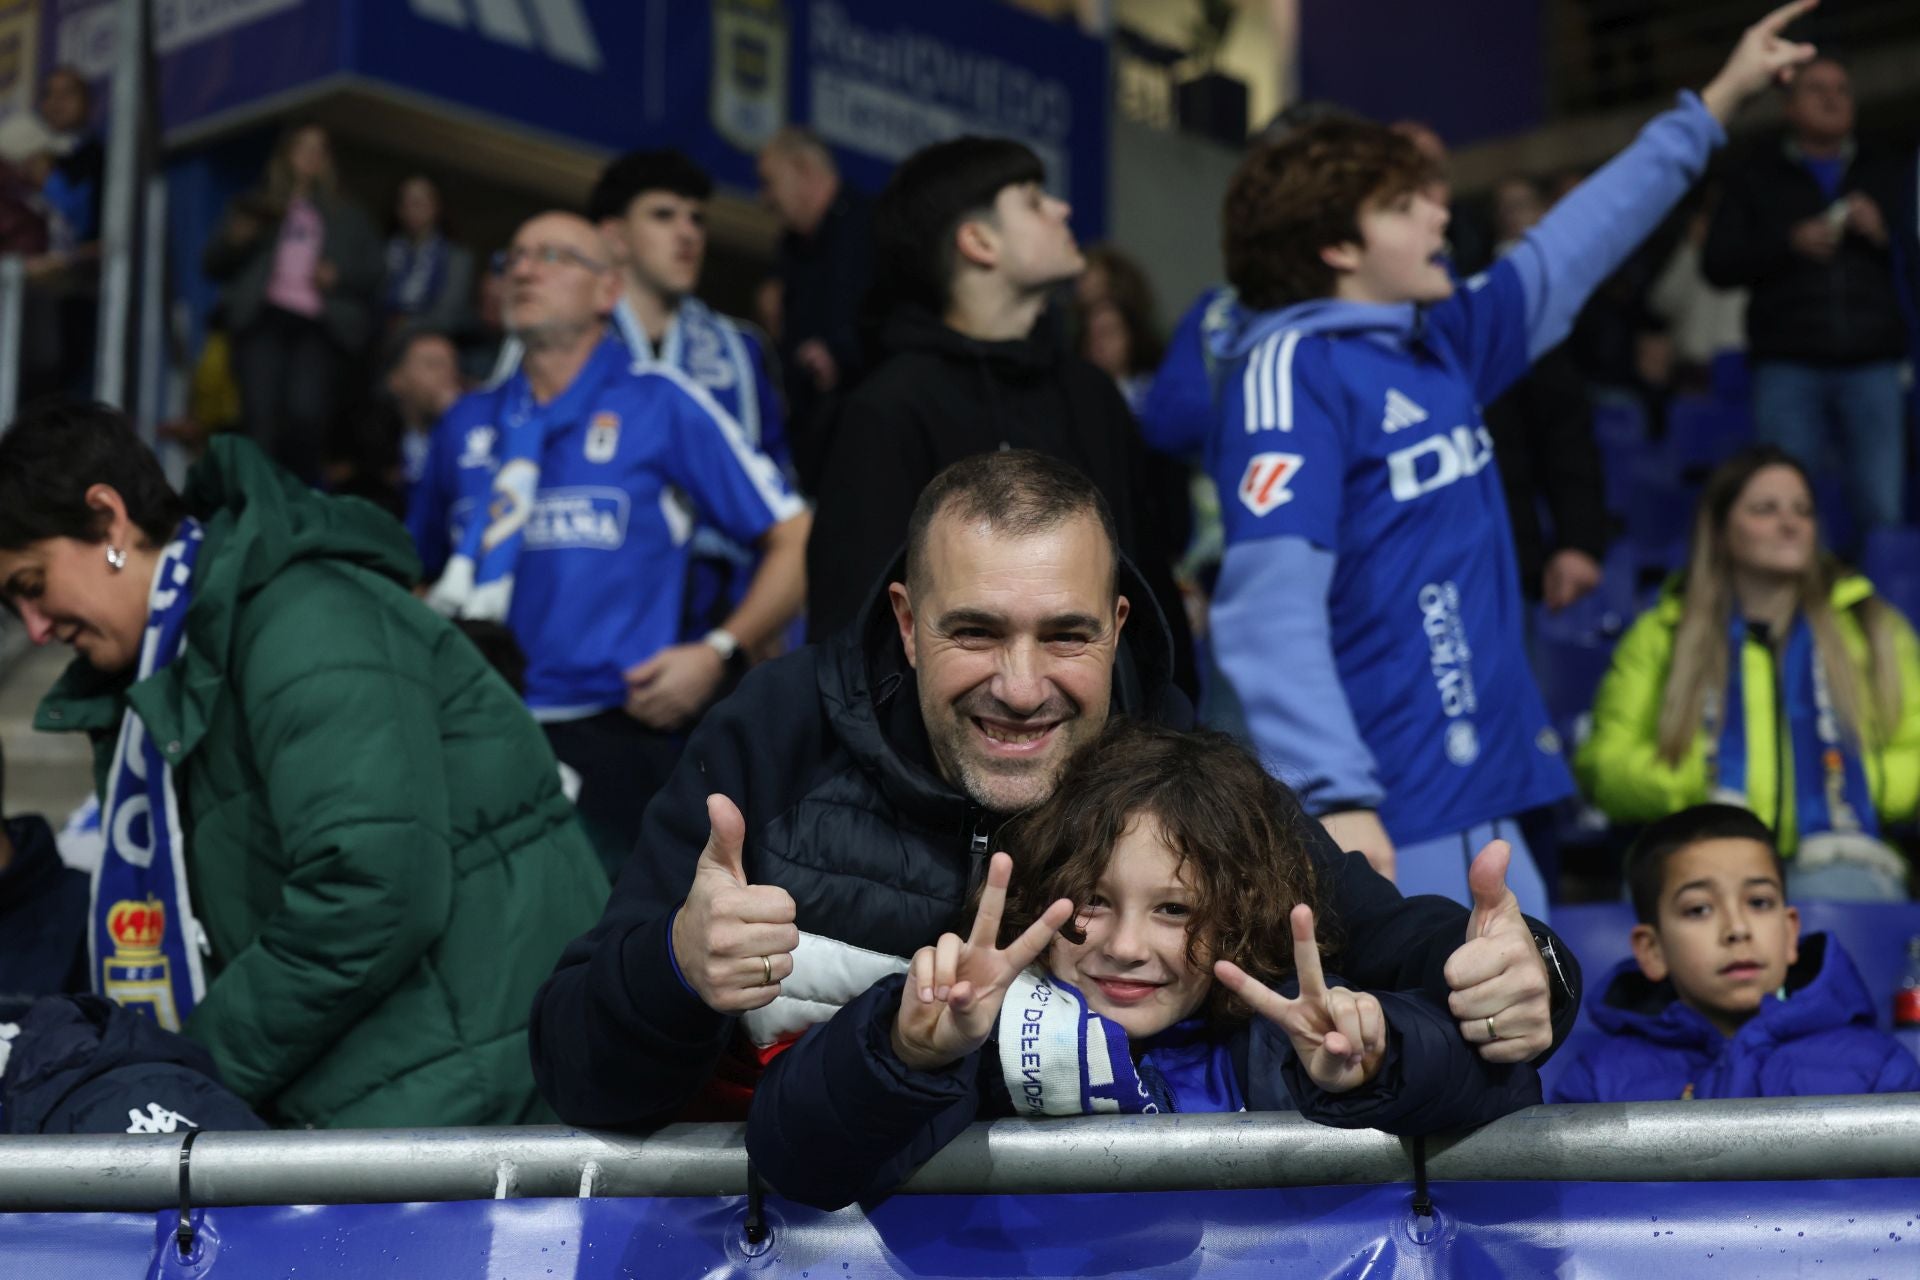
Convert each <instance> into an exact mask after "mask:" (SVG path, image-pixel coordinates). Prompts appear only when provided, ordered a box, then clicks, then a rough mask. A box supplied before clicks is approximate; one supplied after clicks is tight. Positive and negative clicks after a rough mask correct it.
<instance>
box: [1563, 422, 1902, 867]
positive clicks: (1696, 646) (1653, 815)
mask: <svg viewBox="0 0 1920 1280" xmlns="http://www.w3.org/2000/svg"><path fill="white" fill-rule="evenodd" d="M1818 534H1819V522H1818V519H1817V517H1816V515H1815V512H1814V505H1813V492H1812V489H1811V487H1810V486H1809V485H1808V483H1807V476H1806V473H1805V471H1804V470H1803V469H1802V468H1801V466H1800V464H1799V463H1798V462H1796V461H1794V460H1793V458H1791V457H1790V456H1789V455H1787V454H1786V453H1783V452H1781V451H1780V450H1778V449H1775V448H1773V447H1771V446H1762V447H1758V448H1753V449H1748V450H1745V451H1743V452H1742V453H1740V454H1738V455H1736V456H1735V457H1733V458H1731V459H1729V460H1728V461H1727V462H1725V463H1723V464H1722V465H1721V466H1720V467H1719V468H1718V469H1717V470H1716V471H1715V472H1714V473H1713V475H1712V476H1711V477H1710V478H1709V479H1708V481H1707V485H1706V490H1705V492H1704V493H1703V494H1702V495H1701V499H1700V508H1699V511H1698V513H1697V514H1696V516H1695V519H1694V528H1693V538H1692V545H1691V548H1690V552H1689V555H1688V561H1687V568H1686V571H1685V572H1684V573H1683V574H1681V575H1680V576H1678V577H1677V578H1676V579H1674V581H1673V582H1672V583H1670V584H1669V585H1668V588H1667V590H1666V592H1665V593H1664V594H1663V595H1662V597H1661V600H1660V602H1659V604H1658V605H1657V606H1655V607H1654V608H1653V609H1652V610H1650V611H1649V612H1647V613H1646V614H1645V615H1643V616H1642V617H1641V618H1640V619H1639V620H1638V621H1637V622H1635V623H1634V625H1633V626H1632V628H1630V629H1629V630H1628V632H1627V634H1626V635H1625V636H1624V637H1622V638H1621V641H1620V645H1619V648H1618V649H1616V650H1615V652H1614V656H1613V666H1612V669H1611V670H1609V671H1608V673H1607V676H1606V678H1605V679H1604V680H1603V681H1602V682H1601V684H1600V690H1599V693H1598V694H1597V695H1596V697H1595V700H1594V707H1593V733H1592V736H1591V737H1589V738H1588V739H1587V741H1586V742H1585V743H1584V744H1583V745H1582V746H1581V748H1580V750H1579V753H1578V754H1577V756H1576V758H1575V762H1574V764H1575V771H1576V772H1577V773H1578V775H1579V777H1580V782H1581V785H1582V786H1583V787H1585V789H1586V791H1587V794H1588V795H1590V796H1591V797H1592V798H1593V801H1594V803H1595V804H1596V805H1598V806H1599V807H1600V809H1601V810H1603V811H1604V812H1605V813H1606V814H1607V816H1608V817H1610V818H1613V819H1615V820H1616V821H1621V822H1651V821H1653V820H1655V819H1657V818H1662V817H1665V816H1666V815H1667V814H1670V813H1675V812H1677V811H1679V810H1681V809H1684V808H1686V807H1687V806H1689V805H1694V804H1699V803H1701V802H1702V801H1706V800H1709V799H1715V800H1726V801H1732V802H1734V803H1739V804H1744V805H1746V806H1747V807H1748V808H1750V809H1752V810H1753V811H1754V812H1755V813H1756V814H1758V815H1759V816H1760V818H1761V819H1762V820H1764V821H1765V822H1767V823H1768V825H1769V826H1771V827H1772V828H1773V830H1774V832H1775V834H1776V837H1777V839H1778V841H1779V845H1780V849H1781V852H1782V853H1783V854H1789V855H1792V856H1790V857H1789V859H1788V867H1789V870H1790V873H1791V875H1792V877H1793V890H1792V892H1793V894H1794V896H1795V897H1796V898H1828V899H1836V898H1844V899H1904V898H1905V897H1907V896H1908V895H1907V883H1906V881H1907V867H1906V864H1905V861H1904V860H1903V859H1902V858H1901V857H1900V856H1899V854H1897V853H1896V852H1894V851H1893V850H1892V849H1891V848H1890V847H1888V846H1887V845H1886V844H1884V843H1883V842H1882V841H1881V840H1880V839H1879V835H1880V828H1881V824H1882V823H1885V822H1895V821H1901V820H1905V819H1908V818H1911V817H1912V816H1913V815H1914V812H1915V809H1916V808H1917V807H1920V641H1916V639H1915V636H1914V631H1913V628H1912V626H1910V625H1909V624H1908V622H1907V620H1906V619H1905V618H1903V617H1901V615H1900V612H1899V610H1897V609H1895V608H1894V607H1893V606H1892V605H1889V604H1888V603H1886V602H1885V601H1884V600H1882V599H1880V598H1879V597H1878V596H1877V595H1875V594H1874V591H1873V584H1872V583H1871V582H1869V581H1868V580H1867V579H1866V578H1864V577H1862V576H1860V575H1858V574H1855V573H1851V572H1849V571H1847V570H1846V569H1844V568H1843V567H1842V566H1841V565H1840V564H1839V563H1838V562H1837V561H1835V560H1834V559H1833V557H1831V556H1830V555H1828V554H1826V553H1825V552H1824V551H1822V550H1821V548H1820V544H1819V536H1818Z"/></svg>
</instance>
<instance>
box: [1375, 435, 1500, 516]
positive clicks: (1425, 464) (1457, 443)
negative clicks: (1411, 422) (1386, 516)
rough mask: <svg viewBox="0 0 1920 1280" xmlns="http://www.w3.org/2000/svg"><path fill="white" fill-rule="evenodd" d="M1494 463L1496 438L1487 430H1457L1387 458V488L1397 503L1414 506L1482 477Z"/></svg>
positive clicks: (1398, 451)
mask: <svg viewBox="0 0 1920 1280" xmlns="http://www.w3.org/2000/svg"><path fill="white" fill-rule="evenodd" d="M1492 461H1493V437H1492V436H1491V435H1490V434H1488V432H1487V429H1486V428H1485V427H1455V428H1454V429H1453V430H1452V431H1449V432H1447V433H1446V434H1445V435H1432V436H1428V437H1427V438H1426V439H1425V440H1422V441H1420V442H1419V443H1417V444H1410V445H1408V446H1407V447H1406V448H1404V449H1396V450H1395V451H1394V452H1392V453H1390V454H1388V455H1387V486H1388V488H1389V489H1390V490H1391V491H1392V493H1393V500H1394V501H1395V502H1412V501H1413V500H1414V499H1415V498H1418V497H1421V496H1422V495H1424V494H1429V493H1432V492H1433V491H1434V490H1435V489H1444V488H1446V487H1447V486H1448V485H1450V484H1452V483H1453V482H1454V481H1456V480H1463V479H1465V478H1467V477H1468V476H1477V475H1479V474H1480V473H1481V472H1482V471H1485V470H1486V469H1487V464H1488V463H1490V462H1492Z"/></svg>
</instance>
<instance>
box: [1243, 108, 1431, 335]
mask: <svg viewBox="0 0 1920 1280" xmlns="http://www.w3.org/2000/svg"><path fill="white" fill-rule="evenodd" d="M1439 176H1440V174H1439V169H1438V167H1437V166H1436V165H1435V164H1434V162H1433V161H1432V160H1430V159H1428V158H1427V157H1426V156H1425V155H1423V154H1422V153H1421V151H1420V149H1419V148H1418V147H1417V146H1415V145H1414V144H1413V142H1412V141H1411V140H1410V139H1408V138H1407V137H1405V136H1403V135H1401V134H1398V133H1395V132H1394V131H1393V130H1392V129H1390V128H1388V127H1387V126H1386V125H1383V124H1375V123H1373V122H1372V121H1370V120H1345V119H1334V120H1322V121H1321V122H1320V123H1318V124H1315V125H1313V126H1311V127H1309V128H1306V129H1303V130H1301V131H1300V132H1299V133H1296V134H1293V135H1291V136H1290V137H1287V138H1286V139H1284V140H1282V141H1280V142H1274V143H1269V144H1267V145H1265V146H1260V147H1255V148H1254V149H1253V150H1251V151H1249V152H1248V153H1247V155H1246V158H1245V159H1244V160H1242V161H1241V162H1240V168H1239V169H1238V170H1236V171H1235V172H1234V175H1233V182H1232V184H1231V185H1229V186H1228V188H1227V201H1226V205H1225V207H1224V208H1223V209H1222V211H1221V224H1222V225H1221V239H1220V247H1221V252H1222V254H1223V255H1224V256H1225V258H1226V263H1227V279H1228V281H1229V282H1231V283H1232V285H1233V287H1234V289H1235V290H1237V291H1238V292H1239V294H1240V301H1241V303H1242V304H1244V305H1245V306H1248V307H1251V308H1252V309H1254V310H1255V311H1270V310H1272V309H1274V308H1276V307H1285V306H1291V305H1292V304H1294V303H1296V302H1306V301H1308V300H1310V299H1313V298H1325V297H1329V296H1331V295H1332V293H1333V289H1334V281H1335V278H1336V273H1335V271H1334V269H1333V268H1332V267H1330V266H1328V265H1327V264H1326V262H1324V261H1322V259H1321V257H1320V251H1321V250H1322V249H1325V248H1327V247H1329V246H1330V245H1337V244H1349V243H1351V244H1361V243H1363V241H1362V239H1361V236H1360V212H1361V210H1362V209H1364V208H1365V207H1367V206H1368V205H1379V204H1385V203H1387V202H1389V201H1392V200H1395V199H1398V198H1399V197H1400V196H1403V195H1406V194H1407V193H1409V192H1412V191H1418V190H1419V189H1420V188H1422V187H1424V186H1426V185H1427V184H1429V183H1430V182H1432V181H1433V180H1434V179H1436V178H1437V177H1439Z"/></svg>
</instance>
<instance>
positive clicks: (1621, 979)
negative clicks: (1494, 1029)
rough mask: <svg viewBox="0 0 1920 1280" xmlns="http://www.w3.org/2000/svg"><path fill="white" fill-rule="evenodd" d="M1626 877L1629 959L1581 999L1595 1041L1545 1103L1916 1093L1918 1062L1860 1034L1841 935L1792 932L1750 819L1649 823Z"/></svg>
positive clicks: (1714, 811) (1700, 817) (1864, 1030)
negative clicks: (1632, 920)
mask: <svg viewBox="0 0 1920 1280" xmlns="http://www.w3.org/2000/svg"><path fill="white" fill-rule="evenodd" d="M1627 880H1628V884H1629V886H1630V888H1631V890H1632V893H1633V909H1634V914H1635V915H1636V916H1638V917H1639V920H1640V923H1639V924H1637V925H1635V926H1634V927H1633V959H1631V960H1627V961H1622V962H1621V963H1620V964H1619V965H1618V966H1617V967H1615V969H1614V970H1613V972H1612V973H1611V974H1609V975H1608V976H1607V980H1606V982H1605V983H1603V984H1601V985H1600V986H1598V987H1596V988H1595V989H1594V992H1595V994H1594V996H1593V998H1592V999H1591V1000H1590V1001H1589V1002H1588V1005H1587V1014H1588V1016H1589V1017H1590V1018H1591V1019H1592V1021H1593V1025H1594V1026H1596V1027H1597V1028H1599V1029H1600V1030H1601V1031H1603V1032H1605V1033H1606V1035H1607V1039H1606V1040H1605V1041H1604V1042H1603V1043H1601V1044H1600V1045H1599V1046H1598V1047H1597V1048H1594V1049H1591V1050H1589V1051H1588V1052H1587V1053H1586V1054H1585V1055H1583V1056H1582V1057H1581V1058H1580V1060H1579V1061H1577V1062H1575V1063H1574V1065H1573V1066H1572V1068H1570V1069H1569V1070H1568V1071H1567V1073H1566V1075H1565V1076H1563V1077H1562V1078H1561V1080H1560V1083H1559V1085H1558V1087H1557V1088H1556V1089H1555V1091H1554V1101H1556V1102H1650V1101H1657V1100H1660V1099H1669V1098H1682V1099H1692V1098H1779V1097H1808V1096H1820V1095H1827V1094H1847V1093H1907V1092H1911V1091H1914V1090H1920V1062H1915V1061H1914V1058H1913V1055H1912V1054H1910V1053H1908V1052H1907V1051H1906V1049H1904V1048H1903V1047H1901V1045H1900V1044H1899V1043H1898V1042H1897V1041H1895V1040H1894V1038H1893V1037H1892V1036H1890V1035H1888V1034H1887V1033H1885V1032H1884V1031H1881V1030H1879V1029H1878V1028H1877V1027H1876V1026H1875V1025H1874V1013H1873V1001H1872V1000H1871V999H1870V998H1869V997H1868V995H1867V989H1866V986H1865V984H1864V983H1862V982H1861V981H1860V974H1859V973H1858V971H1856V970H1855V969H1854V967H1853V962H1852V961H1851V960H1849V959H1848V958H1847V953H1846V952H1845V951H1844V950H1842V949H1841V946H1840V941H1839V939H1838V938H1835V937H1834V936H1833V935H1832V934H1826V933H1816V934H1814V935H1812V936H1811V937H1808V938H1802V937H1801V936H1800V913H1799V912H1798V911H1796V910H1794V908H1792V907H1790V906H1788V905H1787V902H1786V892H1785V889H1784V888H1783V880H1782V876H1781V864H1780V855H1779V853H1778V852H1777V851H1776V850H1775V848H1774V845H1773V835H1772V833H1771V832H1770V831H1768V830H1767V826H1766V824H1765V823H1763V822H1761V821H1760V819H1759V818H1757V817H1755V816H1754V815H1753V814H1752V813H1750V812H1748V811H1747V810H1745V809H1741V808H1737V807H1735V806H1733V805H1724V804H1702V805H1695V806H1694V807H1693V808H1691V809H1683V810H1681V811H1680V812H1679V813H1676V814H1673V815H1672V816H1670V817H1667V818H1662V819H1661V820H1660V821H1659V822H1656V823H1654V824H1653V825H1652V826H1650V827H1648V828H1647V829H1646V831H1645V832H1644V833H1642V834H1641V836H1640V839H1639V840H1638V841H1636V842H1635V844H1634V847H1633V850H1632V852H1631V853H1630V854H1629V861H1628V866H1627Z"/></svg>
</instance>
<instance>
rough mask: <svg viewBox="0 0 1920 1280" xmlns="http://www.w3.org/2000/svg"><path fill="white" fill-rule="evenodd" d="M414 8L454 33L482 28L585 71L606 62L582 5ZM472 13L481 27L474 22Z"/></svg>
mask: <svg viewBox="0 0 1920 1280" xmlns="http://www.w3.org/2000/svg"><path fill="white" fill-rule="evenodd" d="M411 6H412V9H413V11H414V13H416V14H418V15H419V16H420V17H422V18H426V19H428V20H430V21H433V22H442V23H445V24H446V25H447V26H449V27H461V28H465V27H467V26H477V27H478V28H479V29H480V34H481V35H482V36H484V37H486V38H487V39H489V40H492V41H495V42H497V43H499V44H507V45H512V46H513V47H514V48H516V49H527V50H534V49H538V50H540V51H542V52H544V53H545V54H546V55H547V56H548V57H550V58H552V59H553V60H554V61H556V62H564V63H566V64H568V65H569V66H574V67H579V68H580V69H581V70H582V71H598V70H600V68H601V65H602V64H603V63H604V61H605V59H604V58H602V57H601V54H600V42H599V41H598V40H597V39H595V38H594V34H593V24H591V23H590V22H588V21H587V15H586V13H585V12H584V11H583V10H582V9H581V7H580V0H411ZM469 7H471V9H472V10H473V14H472V16H473V18H475V19H477V21H475V22H470V21H469V15H468V9H469Z"/></svg>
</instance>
